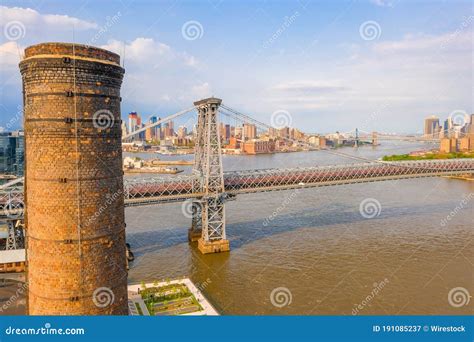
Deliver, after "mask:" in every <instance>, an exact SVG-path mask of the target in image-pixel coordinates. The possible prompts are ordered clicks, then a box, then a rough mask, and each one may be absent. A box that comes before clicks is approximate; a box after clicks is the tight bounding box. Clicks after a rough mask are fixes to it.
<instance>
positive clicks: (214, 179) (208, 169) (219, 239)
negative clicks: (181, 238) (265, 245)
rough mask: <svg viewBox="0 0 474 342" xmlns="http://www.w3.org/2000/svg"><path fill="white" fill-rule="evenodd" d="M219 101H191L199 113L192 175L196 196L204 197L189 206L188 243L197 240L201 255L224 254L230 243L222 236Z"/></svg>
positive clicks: (211, 99)
mask: <svg viewBox="0 0 474 342" xmlns="http://www.w3.org/2000/svg"><path fill="white" fill-rule="evenodd" d="M221 103H222V100H221V99H217V98H214V97H212V98H208V99H204V100H200V101H197V102H194V105H195V106H196V108H197V110H198V124H197V126H198V129H197V132H198V134H197V137H196V145H195V146H196V147H195V148H196V150H195V161H194V169H193V173H194V174H195V175H196V176H197V177H196V179H197V180H196V181H195V183H194V184H193V188H194V189H193V190H194V191H195V192H196V193H203V194H204V196H203V197H202V198H200V199H199V200H195V201H194V202H193V204H192V224H191V229H190V230H189V232H188V238H189V240H190V241H196V239H197V240H198V249H199V250H200V251H201V253H203V254H208V253H219V252H227V251H229V250H230V247H229V240H227V239H226V233H225V204H224V202H225V199H226V198H227V196H225V193H224V175H223V171H222V155H221V139H220V136H219V133H220V132H219V123H218V115H217V114H218V108H219V105H220V104H221Z"/></svg>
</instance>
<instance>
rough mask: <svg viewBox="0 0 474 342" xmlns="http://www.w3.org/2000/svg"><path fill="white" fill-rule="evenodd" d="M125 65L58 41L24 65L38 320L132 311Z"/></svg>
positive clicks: (31, 276)
mask: <svg viewBox="0 0 474 342" xmlns="http://www.w3.org/2000/svg"><path fill="white" fill-rule="evenodd" d="M74 53H75V54H74ZM73 54H74V56H73ZM71 56H72V57H71ZM119 63H120V62H119V57H118V55H116V54H114V53H111V52H108V51H105V50H102V49H97V48H92V47H86V46H81V45H76V46H75V47H74V51H73V48H72V44H61V43H46V44H39V45H35V46H32V47H29V48H27V49H26V50H25V59H24V60H23V61H22V62H21V63H20V71H21V74H22V78H23V87H24V99H25V144H26V146H25V147H26V174H25V178H26V224H27V226H26V234H27V272H28V274H27V277H28V282H29V299H28V310H29V313H30V314H32V315H57V314H65V315H106V314H127V310H128V308H127V271H126V261H125V221H124V203H123V173H122V150H121V128H120V123H121V121H120V86H121V83H122V77H123V73H124V70H123V69H122V68H121V67H120V65H119ZM100 113H102V115H98V114H100ZM101 119H103V121H101ZM97 291H98V292H97ZM94 293H96V296H94ZM104 294H105V295H104Z"/></svg>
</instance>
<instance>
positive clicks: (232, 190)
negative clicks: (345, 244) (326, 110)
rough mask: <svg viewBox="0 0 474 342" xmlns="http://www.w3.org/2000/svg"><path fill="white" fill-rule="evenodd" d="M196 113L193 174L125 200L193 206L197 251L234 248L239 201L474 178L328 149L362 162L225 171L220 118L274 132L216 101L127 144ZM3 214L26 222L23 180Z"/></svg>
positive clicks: (129, 189)
mask: <svg viewBox="0 0 474 342" xmlns="http://www.w3.org/2000/svg"><path fill="white" fill-rule="evenodd" d="M192 111H197V123H196V125H195V153H194V166H193V170H192V174H190V175H183V176H173V177H153V178H146V179H143V178H133V179H131V178H130V179H126V180H125V183H124V193H123V196H124V199H125V205H126V206H145V205H157V204H162V203H167V202H179V201H189V205H190V207H191V211H192V219H191V227H190V229H189V231H188V237H189V240H190V241H198V248H199V250H200V251H201V252H202V253H215V252H223V251H228V250H229V249H230V247H229V241H228V240H227V237H226V222H225V203H226V202H227V201H230V200H234V199H235V198H236V196H241V195H244V194H249V193H258V192H270V191H282V190H290V189H302V188H312V187H322V186H335V185H344V184H356V183H368V182H378V181H390V180H398V179H410V178H420V177H438V176H454V175H460V174H471V173H474V159H447V160H419V161H404V162H383V161H374V160H369V159H365V158H361V157H355V156H352V155H348V154H344V153H341V152H338V151H331V150H324V153H332V154H336V155H339V156H344V157H348V158H352V159H356V160H358V161H359V163H355V164H354V163H353V164H346V165H333V166H316V167H308V168H288V169H260V170H245V171H226V172H224V170H223V167H222V151H221V144H222V139H221V136H220V129H219V114H223V115H225V116H228V117H233V118H234V119H236V120H240V121H242V122H246V123H252V124H255V125H257V126H258V127H259V128H260V129H271V128H273V127H272V126H270V125H267V124H264V123H262V122H259V121H257V120H255V119H253V118H251V117H250V116H248V115H246V114H243V113H240V112H238V111H236V110H234V109H232V108H230V107H227V106H225V105H224V104H222V100H221V99H218V98H214V97H212V98H208V99H203V100H200V101H197V102H195V103H194V106H193V107H191V108H188V109H186V110H183V111H180V112H177V113H175V114H172V115H170V116H168V117H166V118H164V119H160V120H158V121H157V122H155V123H152V124H149V125H146V126H145V127H143V128H141V129H138V130H136V131H134V132H131V133H130V134H128V135H125V136H124V137H123V140H124V141H126V140H130V139H133V137H135V136H137V135H138V134H140V133H141V132H144V131H145V130H146V129H148V128H153V127H156V126H158V125H161V124H163V123H166V122H168V121H171V120H173V119H176V118H178V117H180V116H183V115H185V114H187V113H190V112H192ZM285 139H287V140H290V141H292V142H293V143H295V144H298V145H300V146H307V145H308V143H307V142H305V141H301V140H298V139H290V138H288V137H286V138H285ZM112 195H113V194H112ZM120 195H122V194H120ZM0 209H1V210H0V217H3V218H10V219H12V218H13V219H18V220H20V219H21V218H22V215H23V185H22V179H17V180H14V181H11V182H9V183H7V184H5V185H3V186H2V187H0ZM11 232H12V233H11V234H17V231H16V230H15V228H14V227H13V226H12V227H11Z"/></svg>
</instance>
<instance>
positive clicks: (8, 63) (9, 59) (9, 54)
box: [0, 42, 23, 68]
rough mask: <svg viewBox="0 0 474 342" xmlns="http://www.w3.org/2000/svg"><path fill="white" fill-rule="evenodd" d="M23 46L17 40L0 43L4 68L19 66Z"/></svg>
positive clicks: (1, 62)
mask: <svg viewBox="0 0 474 342" xmlns="http://www.w3.org/2000/svg"><path fill="white" fill-rule="evenodd" d="M22 51H23V48H21V47H20V46H19V45H18V44H17V43H16V42H6V43H3V44H2V45H0V66H1V67H2V68H11V67H15V68H17V67H18V63H20V53H22Z"/></svg>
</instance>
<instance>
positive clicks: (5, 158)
mask: <svg viewBox="0 0 474 342" xmlns="http://www.w3.org/2000/svg"><path fill="white" fill-rule="evenodd" d="M24 160H25V140H24V134H23V131H16V132H3V133H0V173H2V174H11V175H15V176H18V177H22V176H23V172H24V164H25V163H24Z"/></svg>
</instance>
